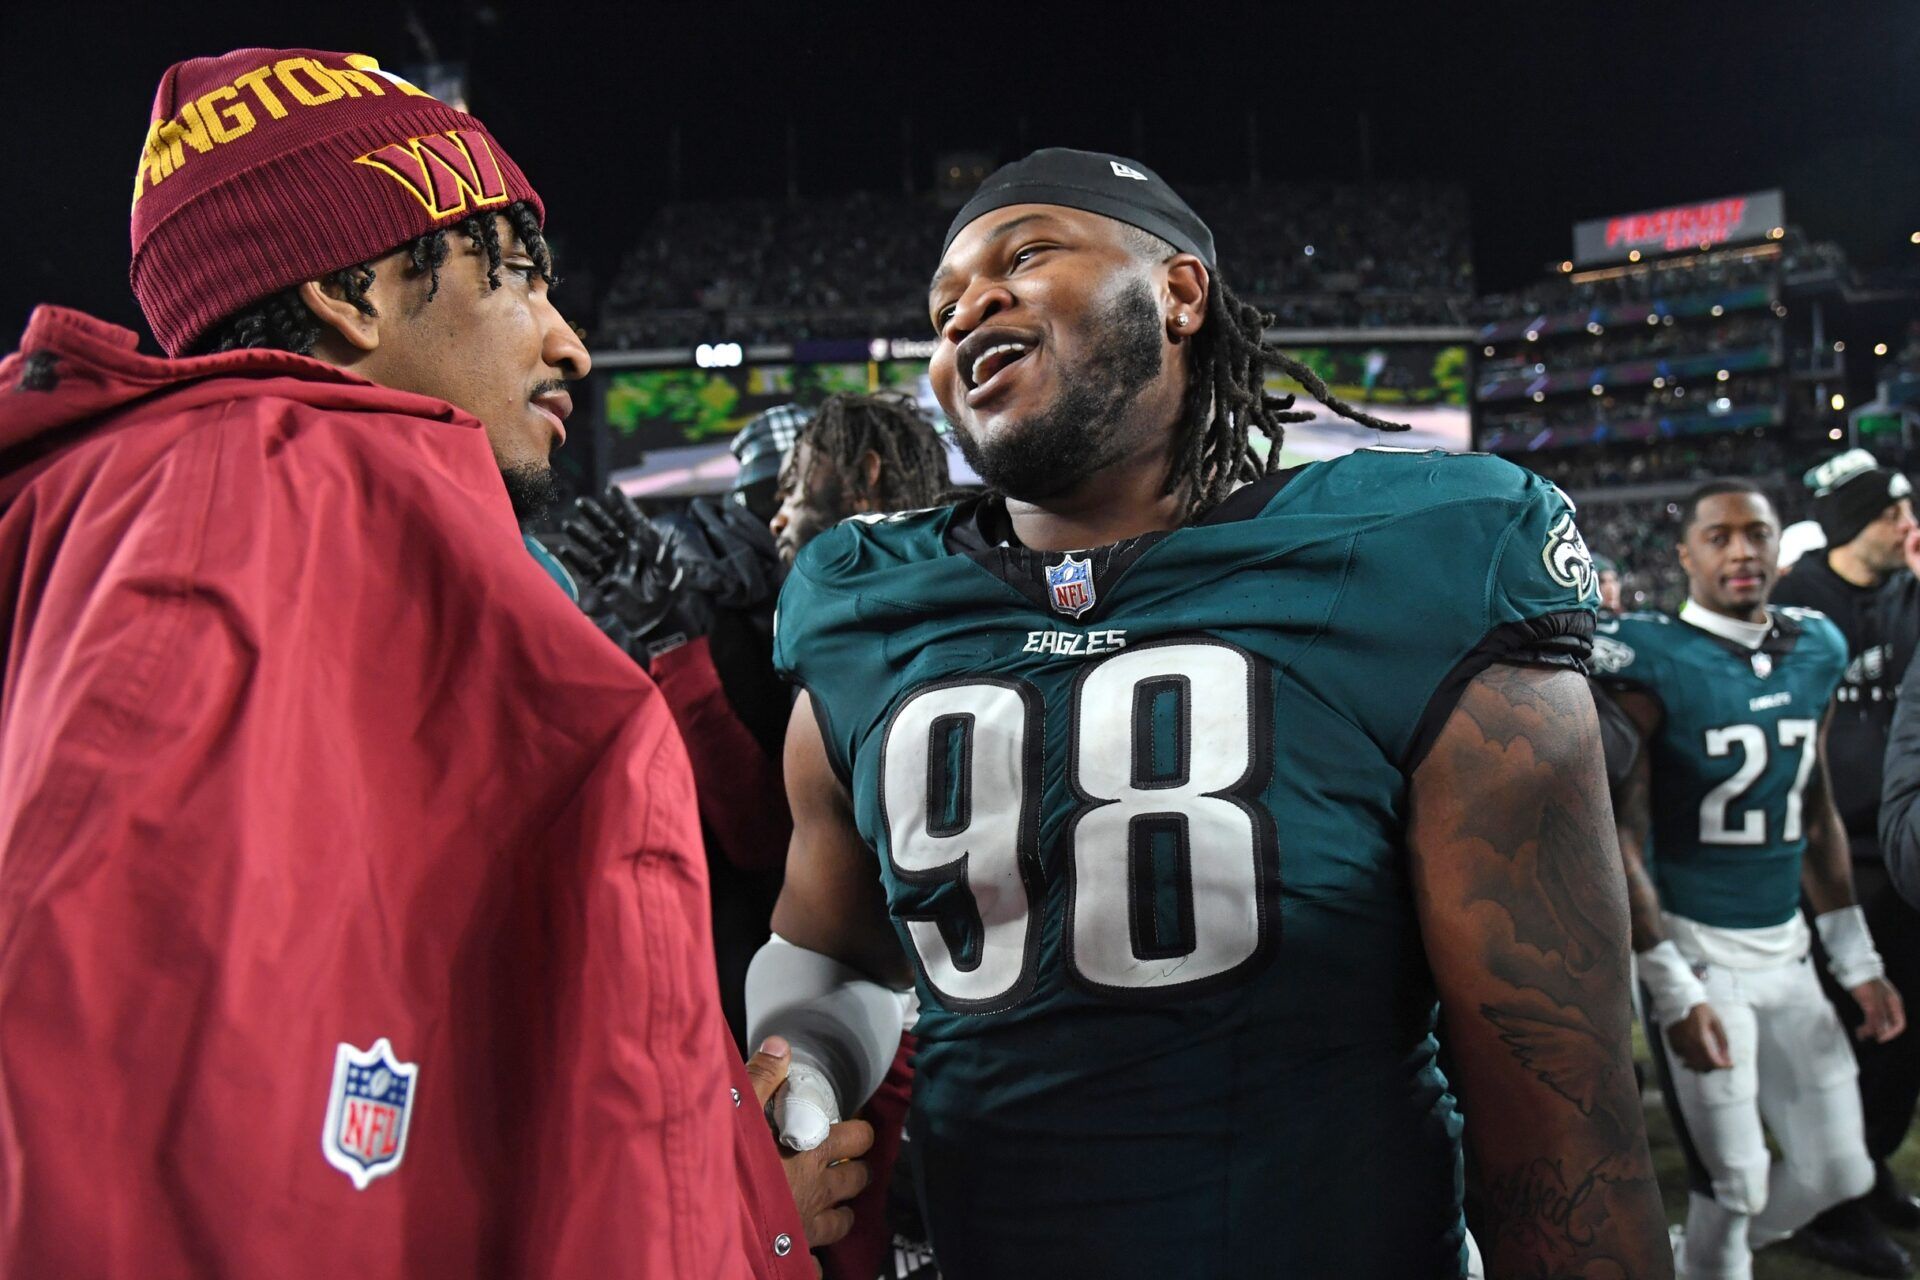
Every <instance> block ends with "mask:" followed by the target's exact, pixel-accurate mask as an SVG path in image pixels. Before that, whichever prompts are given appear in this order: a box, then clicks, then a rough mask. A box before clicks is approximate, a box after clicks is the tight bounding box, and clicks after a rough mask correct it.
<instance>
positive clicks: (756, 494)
mask: <svg viewBox="0 0 1920 1280" xmlns="http://www.w3.org/2000/svg"><path fill="white" fill-rule="evenodd" d="M811 421H813V411H812V410H811V409H808V408H806V407H805V406H803V405H797V404H777V405H775V406H774V407H773V408H771V409H768V410H765V411H764V412H761V413H758V414H755V415H754V416H753V417H752V418H751V419H749V420H748V422H747V425H746V426H744V427H742V428H740V433H739V434H738V435H736V436H734V438H733V442H732V443H731V444H729V445H728V446H727V447H728V448H729V449H731V450H732V451H733V456H734V458H735V459H736V460H737V461H738V462H739V463H740V470H739V472H738V474H736V475H735V476H734V479H733V492H732V494H731V497H732V498H733V501H734V502H736V503H738V504H739V505H741V506H743V507H745V508H746V509H747V510H748V511H750V512H752V513H753V517H754V519H756V520H758V521H759V522H760V523H761V524H763V525H768V524H772V523H773V514H774V512H776V511H778V510H779V509H780V464H781V463H783V462H785V461H786V458H787V455H788V454H789V453H791V452H793V442H794V441H795V440H796V439H798V438H799V435H800V432H801V431H802V430H803V429H804V428H805V427H806V425H807V423H809V422H811Z"/></svg>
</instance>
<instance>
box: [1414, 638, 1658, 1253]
mask: <svg viewBox="0 0 1920 1280" xmlns="http://www.w3.org/2000/svg"><path fill="white" fill-rule="evenodd" d="M1599 733H1600V730H1599V722H1598V720H1597V719H1596V718H1595V715H1594V709H1593V698H1592V696H1591V695H1590V694H1589V693H1588V690H1587V685H1586V681H1585V680H1584V679H1582V678H1581V677H1580V676H1579V675H1577V674H1575V673H1573V672H1570V671H1547V670H1541V669H1534V668H1523V667H1513V666H1504V665H1496V666H1494V667H1491V668H1489V669H1488V670H1487V671H1486V672H1484V673H1482V674H1481V675H1480V676H1478V677H1477V678H1475V679H1474V681H1473V682H1472V683H1471V684H1470V685H1468V687H1467V690H1466V692H1465V693H1464V694H1463V695H1462V696H1461V699H1460V703H1459V705H1458V706H1457V707H1456V708H1455V709H1454V712H1453V714H1452V716H1451V717H1450V718H1449V719H1448V721H1447V724H1446V727H1445V728H1444V729H1443V730H1442V731H1441V734H1440V737H1439V739H1438V741H1437V742H1436V743H1435V744H1434V747H1433V750H1432V751H1431V752H1430V753H1429V754H1428V756H1427V758H1426V759H1425V760H1424V761H1423V762H1422V763H1421V765H1420V767H1419V768H1418V769H1417V770H1416V771H1415V772H1414V776H1413V789H1412V818H1411V821H1410V824H1409V830H1408V839H1409V846H1410V848H1411V851H1412V869H1413V880H1414V892H1415V896H1416V900H1417V903H1418V907H1419V911H1420V921H1421V931H1422V934H1423V935H1424V938H1425V941H1426V949H1427V955H1428V958H1429V960H1430V962H1431V963H1432V966H1433V972H1434V978H1435V980H1436V981H1437V982H1438V984H1439V989H1440V1000H1441V1007H1442V1011H1443V1014H1444V1017H1445V1023H1446V1035H1447V1042H1448V1045H1449V1048H1450V1049H1451V1051H1452V1056H1453V1064H1454V1068H1455V1072H1456V1074H1457V1075H1458V1076H1459V1081H1458V1084H1459V1092H1460V1097H1461V1105H1462V1111H1463V1113H1464V1116H1465V1122H1466V1141H1467V1152H1468V1157H1469V1168H1470V1173H1471V1176H1472V1177H1473V1179H1474V1181H1475V1182H1476V1184H1477V1187H1478V1190H1479V1196H1480V1201H1481V1203H1482V1205H1483V1206H1484V1208H1485V1211H1486V1213H1485V1219H1484V1222H1483V1224H1482V1226H1483V1231H1484V1236H1485V1238H1483V1239H1481V1240H1480V1242H1479V1243H1480V1245H1481V1248H1482V1251H1483V1252H1484V1253H1485V1255H1486V1259H1487V1273H1488V1274H1489V1275H1493V1276H1501V1277H1524V1278H1526V1280H1550V1278H1551V1280H1560V1278H1562V1277H1564V1278H1566V1280H1576V1278H1577V1280H1627V1278H1628V1277H1632V1278H1633V1280H1640V1278H1642V1277H1668V1276H1671V1275H1672V1274H1673V1272H1672V1258H1671V1254H1670V1252H1669V1249H1668V1245H1667V1235H1666V1219H1665V1216H1664V1214H1663V1213H1662V1211H1661V1207H1660V1192H1659V1188H1658V1187H1657V1186H1656V1185H1655V1183H1654V1179H1653V1165H1652V1160H1651V1157H1650V1156H1649V1155H1648V1153H1647V1135H1646V1129H1645V1125H1644V1122H1643V1118H1642V1115H1641V1110H1640V1098H1639V1093H1638V1091H1637V1089H1636V1087H1635V1083H1634V1076H1633V1058H1632V1035H1631V1028H1632V1014H1631V1012H1630V1011H1629V1008H1628V1000H1627V936H1628V926H1627V903H1626V886H1625V882H1624V877H1623V876H1622V874H1621V870H1620V858H1619V852H1618V848H1617V846H1616V843H1615V833H1614V830H1613V825H1612V817H1611V812H1610V810H1609V807H1608V803H1607V784H1606V775H1605V771H1604V769H1603V767H1602V764H1601V751H1600V736H1599Z"/></svg>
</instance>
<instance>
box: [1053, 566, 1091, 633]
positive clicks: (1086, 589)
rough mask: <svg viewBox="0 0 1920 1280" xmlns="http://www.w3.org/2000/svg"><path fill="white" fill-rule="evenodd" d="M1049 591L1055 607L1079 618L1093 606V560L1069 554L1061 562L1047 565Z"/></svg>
mask: <svg viewBox="0 0 1920 1280" xmlns="http://www.w3.org/2000/svg"><path fill="white" fill-rule="evenodd" d="M1047 591H1048V593H1049V594H1050V595H1051V596H1052V597H1053V607H1054V608H1055V609H1056V610H1058V611H1059V612H1061V613H1064V614H1066V615H1067V616H1068V617H1069V618H1077V617H1079V616H1080V615H1081V614H1083V613H1085V612H1086V611H1087V610H1089V609H1091V608H1093V561H1092V560H1091V559H1089V558H1087V557H1085V556H1082V557H1081V558H1079V559H1078V560H1076V559H1074V558H1073V557H1072V556H1068V557H1067V558H1066V559H1065V560H1062V561H1061V562H1060V563H1059V564H1050V565H1048V566H1047Z"/></svg>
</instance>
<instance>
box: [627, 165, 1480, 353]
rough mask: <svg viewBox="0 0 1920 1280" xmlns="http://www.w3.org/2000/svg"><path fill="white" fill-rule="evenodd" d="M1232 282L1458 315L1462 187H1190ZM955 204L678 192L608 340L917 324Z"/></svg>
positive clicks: (1278, 306) (1466, 278)
mask: <svg viewBox="0 0 1920 1280" xmlns="http://www.w3.org/2000/svg"><path fill="white" fill-rule="evenodd" d="M1190 199H1191V200H1192V203H1193V205H1194V207H1195V208H1196V209H1198V210H1199V211H1200V212H1201V214H1202V215H1203V216H1204V217H1206V218H1207V219H1208V220H1209V222H1210V223H1211V225H1212V226H1213V228H1214V231H1215V234H1216V236H1217V238H1218V240H1219V242H1220V244H1222V245H1223V246H1228V249H1227V252H1226V256H1225V261H1224V263H1223V265H1224V269H1225V270H1224V274H1226V276H1227V278H1228V279H1229V280H1230V281H1232V282H1233V284H1234V287H1235V288H1236V289H1237V290H1238V291H1239V292H1241V293H1242V294H1243V295H1245V296H1247V297H1248V298H1250V299H1251V300H1253V301H1256V302H1259V303H1260V304H1261V305H1263V306H1266V307H1267V308H1268V309H1269V310H1272V311H1274V312H1275V313H1276V315H1277V317H1278V320H1279V323H1280V325H1281V326H1282V327H1294V328H1307V327H1316V328H1317V327H1338V328H1354V327H1379V326H1384V325H1431V324H1460V323H1462V322H1463V321H1464V320H1465V319H1466V315H1467V308H1468V306H1469V304H1470V300H1471V297H1472V294H1473V269H1472V265H1471V261H1470V256H1469V249H1468V239H1467V203H1466V197H1465V194H1464V192H1462V191H1461V190H1460V189H1458V188H1455V187H1447V186H1438V185H1426V184H1375V185H1372V186H1368V187H1357V186H1340V185H1334V184H1328V183H1308V184H1301V185H1297V186H1296V185H1291V184H1286V185H1279V186H1272V187H1263V188H1259V189H1251V188H1246V187H1211V188H1209V187H1200V188H1196V189H1194V190H1193V191H1192V192H1191V195H1190ZM949 216H950V211H948V210H946V209H943V208H941V207H940V206H938V205H937V204H935V203H933V202H931V201H929V200H922V199H916V198H910V197H905V196H901V195H881V194H875V193H859V194H855V195H848V196H837V197H827V198H821V199H810V200H805V201H800V202H796V203H793V204H787V203H784V202H781V201H778V200H747V201H733V202H725V203H684V204H676V205H670V206H667V207H666V208H664V209H662V210H661V211H660V212H659V213H658V214H656V215H655V216H654V218H653V219H652V221H651V222H650V223H649V224H648V225H647V227H646V228H645V229H644V230H643V231H642V232H641V234H640V235H639V236H638V237H637V240H636V243H635V245H634V247H633V248H632V249H631V250H630V251H629V252H628V253H627V255H626V257H625V259H624V260H623V261H622V262H621V264H620V268H619V270H618V272H617V273H616V275H615V277H614V279H613V280H612V282H611V283H610V284H609V286H608V289H607V292H606V295H605V298H604V299H603V305H602V308H601V315H600V324H599V326H598V328H597V330H596V332H595V341H596V345H599V346H603V347H611V348H613V349H616V350H631V349H637V348H647V347H672V346H686V345H689V344H692V343H696V342H712V341H731V342H742V343H756V342H792V341H798V340H806V339H814V338H864V337H872V336H874V335H880V334H918V333H921V332H923V331H924V330H925V329H926V325H927V320H926V316H925V291H926V282H927V277H928V276H929V275H930V274H931V270H932V266H933V264H934V262H935V260H936V259H937V258H938V256H939V250H940V237H941V233H942V232H943V231H944V230H945V228H946V220H947V218H948V217H949Z"/></svg>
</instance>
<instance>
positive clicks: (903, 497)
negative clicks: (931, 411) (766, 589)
mask: <svg viewBox="0 0 1920 1280" xmlns="http://www.w3.org/2000/svg"><path fill="white" fill-rule="evenodd" d="M948 483H949V470H948V467H947V450H946V446H945V445H944V444H942V443H941V440H940V436H939V433H938V432H937V431H935V429H934V426H933V423H931V422H929V421H928V420H927V417H926V415H925V414H923V413H921V412H920V408H919V406H918V405H916V404H914V402H913V401H911V400H909V399H907V398H906V397H905V396H898V395H872V396H859V395H849V394H844V393H843V394H840V395H832V396H828V397H827V398H826V400H824V401H823V402H822V403H821V405H820V408H819V410H818V411H817V412H816V413H815V415H814V418H813V421H812V422H809V423H808V424H807V427H806V429H805V430H804V431H802V432H801V433H800V436H799V438H798V439H797V440H796V441H795V443H794V447H793V450H792V452H790V453H789V454H788V455H787V457H786V460H785V462H783V463H782V464H781V469H780V483H779V499H780V505H779V509H778V510H776V511H775V512H774V516H773V522H772V529H773V536H774V540H775V542H777V543H778V544H779V547H780V559H781V562H782V563H784V564H789V565H791V564H792V563H793V558H794V556H796V555H798V554H799V551H800V548H801V547H804V546H805V545H806V544H807V543H809V542H811V541H812V540H813V539H814V538H816V537H818V536H819V535H821V534H822V533H825V532H826V531H827V530H828V529H831V528H832V527H833V526H834V525H836V524H839V523H840V522H841V521H842V520H845V519H846V518H847V517H849V516H855V515H864V514H867V513H870V512H876V511H916V510H919V509H921V508H923V507H930V506H932V505H933V504H934V503H936V502H938V501H939V500H940V498H941V495H943V494H944V493H945V492H946V491H947V486H948Z"/></svg>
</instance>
